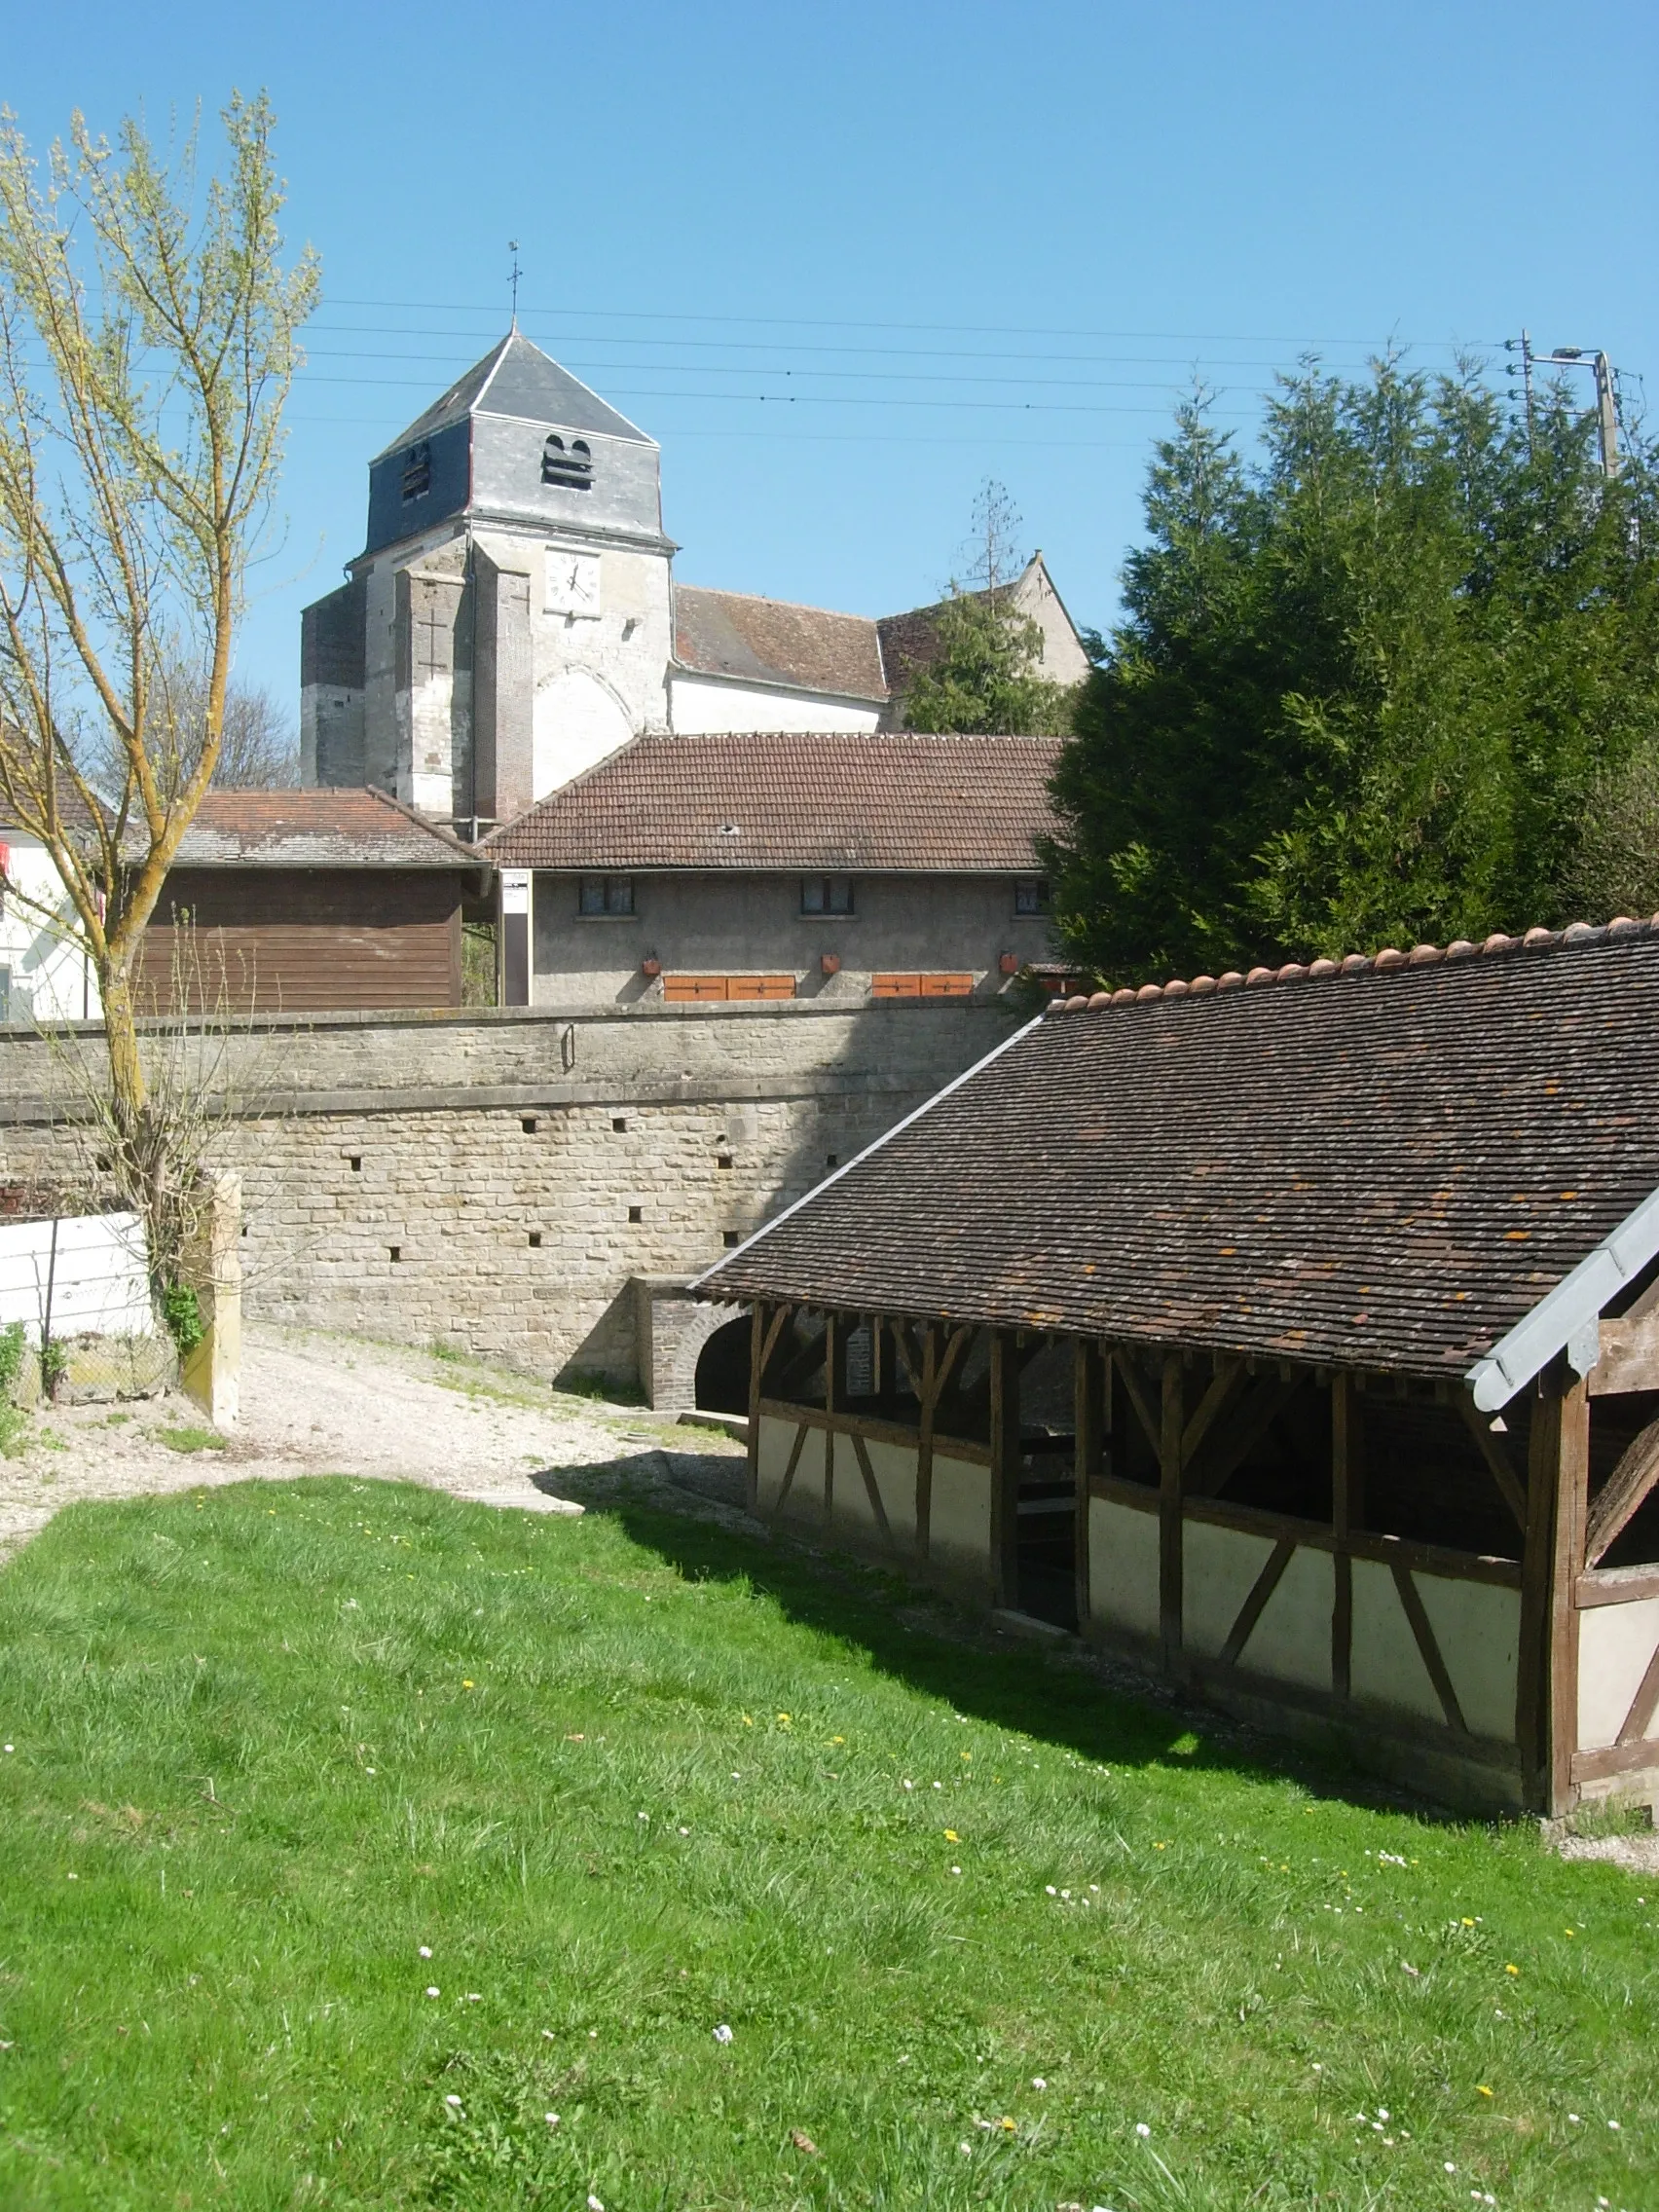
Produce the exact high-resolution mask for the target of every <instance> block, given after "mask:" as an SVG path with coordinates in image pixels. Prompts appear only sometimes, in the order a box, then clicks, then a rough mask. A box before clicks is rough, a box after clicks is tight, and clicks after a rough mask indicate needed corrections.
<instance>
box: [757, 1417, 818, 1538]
mask: <svg viewBox="0 0 1659 2212" xmlns="http://www.w3.org/2000/svg"><path fill="white" fill-rule="evenodd" d="M811 1433H812V1431H811V1430H810V1429H809V1428H808V1427H807V1425H806V1423H805V1422H804V1421H802V1423H801V1425H800V1426H799V1428H797V1429H796V1430H795V1440H794V1442H793V1444H792V1445H791V1446H790V1456H789V1464H788V1465H787V1466H786V1467H785V1469H784V1479H783V1482H782V1484H781V1486H780V1487H779V1491H778V1501H777V1503H776V1504H775V1505H774V1506H773V1508H772V1510H771V1513H770V1515H769V1516H768V1519H770V1520H772V1521H776V1520H777V1519H778V1517H779V1515H780V1514H781V1513H782V1512H783V1510H784V1500H785V1498H786V1497H788V1496H789V1494H790V1492H791V1490H792V1489H793V1487H794V1479H795V1469H796V1468H797V1467H798V1466H799V1465H800V1456H801V1454H802V1452H804V1451H805V1449H806V1440H807V1438H808V1437H809V1436H810V1435H811Z"/></svg>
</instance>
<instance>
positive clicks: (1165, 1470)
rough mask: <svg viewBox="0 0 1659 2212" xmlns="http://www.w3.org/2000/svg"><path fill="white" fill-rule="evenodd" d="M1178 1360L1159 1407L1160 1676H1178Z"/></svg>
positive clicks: (1176, 1356) (1171, 1360)
mask: <svg viewBox="0 0 1659 2212" xmlns="http://www.w3.org/2000/svg"><path fill="white" fill-rule="evenodd" d="M1183 1382H1184V1378H1183V1375H1182V1369H1181V1355H1180V1353H1179V1352H1170V1353H1168V1354H1167V1355H1166V1357H1165V1359H1164V1362H1163V1404H1162V1414H1161V1422H1160V1439H1161V1441H1160V1445H1159V1454H1158V1457H1159V1497H1158V1617H1159V1627H1160V1631H1161V1640H1162V1644H1163V1670H1164V1673H1165V1674H1168V1675H1176V1676H1178V1675H1179V1674H1180V1672H1181V1640H1182V1627H1181V1607H1182V1526H1181V1496H1182V1482H1181V1473H1182V1469H1181V1431H1182V1429H1183V1428H1184V1427H1185V1425H1186V1420H1185V1390H1184V1387H1183Z"/></svg>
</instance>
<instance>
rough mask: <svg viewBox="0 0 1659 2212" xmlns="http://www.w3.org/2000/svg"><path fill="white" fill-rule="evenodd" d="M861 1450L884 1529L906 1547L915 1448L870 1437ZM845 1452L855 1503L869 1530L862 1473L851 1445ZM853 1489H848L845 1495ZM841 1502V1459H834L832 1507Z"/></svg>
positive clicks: (912, 1515)
mask: <svg viewBox="0 0 1659 2212" xmlns="http://www.w3.org/2000/svg"><path fill="white" fill-rule="evenodd" d="M865 1450H866V1452H867V1453H868V1454H869V1471H870V1473H871V1474H872V1475H873V1476H874V1477H875V1487H876V1490H877V1491H878V1492H879V1493H880V1495H881V1509H882V1511H883V1512H884V1513H885V1514H886V1516H887V1526H888V1528H889V1529H891V1530H892V1531H893V1534H894V1536H895V1537H896V1539H897V1540H898V1541H899V1542H900V1543H901V1544H903V1545H906V1546H907V1545H908V1544H909V1543H910V1542H911V1541H912V1539H913V1538H914V1536H915V1533H916V1448H915V1446H914V1445H903V1444H886V1443H883V1442H881V1441H880V1440H879V1439H877V1438H874V1437H866V1439H865ZM846 1451H847V1453H848V1456H849V1457H850V1458H851V1460H852V1466H853V1485H856V1493H857V1498H858V1503H859V1505H860V1507H861V1508H862V1510H863V1512H864V1515H865V1518H866V1521H867V1522H868V1523H870V1524H871V1525H872V1526H873V1524H874V1520H875V1516H874V1514H872V1513H871V1512H870V1509H869V1493H868V1492H867V1491H866V1489H865V1483H864V1473H863V1470H862V1469H861V1468H860V1466H859V1462H858V1456H857V1454H856V1453H854V1451H853V1448H852V1445H851V1442H850V1441H849V1442H847V1443H846ZM852 1489H853V1486H852V1485H850V1486H849V1494H851V1493H852ZM840 1502H841V1456H840V1453H839V1452H837V1453H836V1455H835V1503H836V1508H837V1510H839V1507H840Z"/></svg>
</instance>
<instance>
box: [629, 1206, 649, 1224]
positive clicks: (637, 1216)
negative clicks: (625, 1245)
mask: <svg viewBox="0 0 1659 2212" xmlns="http://www.w3.org/2000/svg"><path fill="white" fill-rule="evenodd" d="M628 1219H629V1220H630V1221H644V1220H645V1207H644V1206H630V1207H629V1208H628Z"/></svg>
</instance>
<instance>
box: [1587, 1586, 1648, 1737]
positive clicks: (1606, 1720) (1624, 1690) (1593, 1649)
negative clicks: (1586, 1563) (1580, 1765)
mask: <svg viewBox="0 0 1659 2212" xmlns="http://www.w3.org/2000/svg"><path fill="white" fill-rule="evenodd" d="M1655 1645H1659V1598H1636V1599H1633V1600H1632V1601H1631V1603H1630V1604H1628V1605H1590V1606H1587V1607H1586V1608H1585V1610H1584V1611H1583V1612H1582V1613H1580V1614H1579V1616H1578V1748H1579V1750H1580V1751H1599V1750H1600V1749H1601V1748H1602V1747H1603V1746H1604V1744H1616V1743H1617V1742H1618V1736H1619V1730H1620V1729H1621V1728H1622V1727H1623V1726H1624V1720H1625V1714H1627V1713H1628V1712H1629V1711H1630V1708H1631V1700H1632V1699H1633V1698H1634V1697H1635V1695H1636V1693H1637V1690H1638V1689H1639V1688H1640V1687H1641V1677H1642V1676H1643V1675H1644V1674H1646V1672H1647V1665H1648V1661H1649V1660H1650V1659H1651V1658H1652V1657H1653V1652H1654V1647H1655ZM1647 1733H1648V1736H1649V1737H1650V1738H1651V1737H1653V1736H1654V1735H1655V1734H1656V1733H1659V1724H1656V1725H1650V1726H1649V1728H1648V1731H1647Z"/></svg>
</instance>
